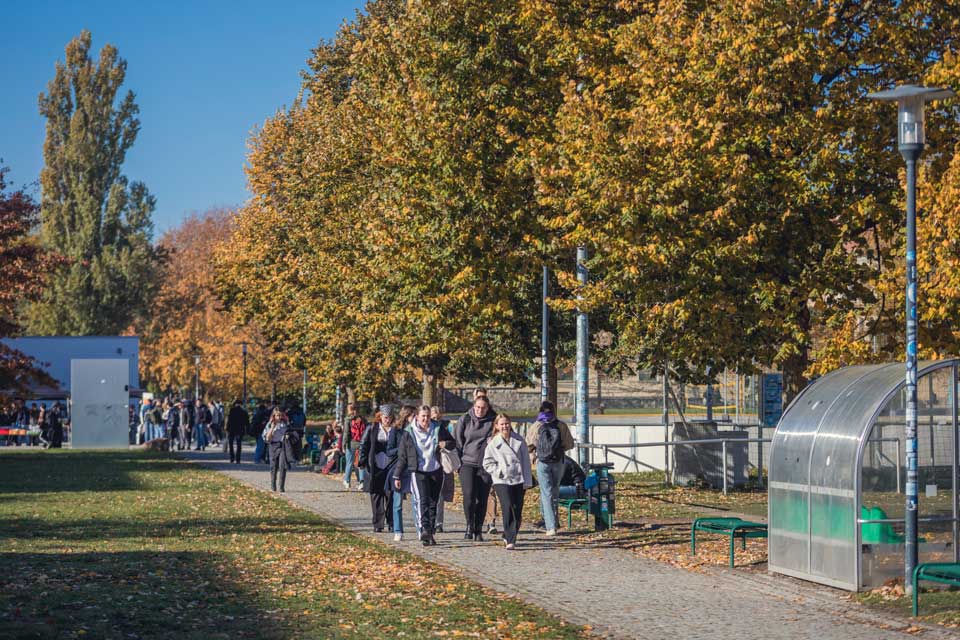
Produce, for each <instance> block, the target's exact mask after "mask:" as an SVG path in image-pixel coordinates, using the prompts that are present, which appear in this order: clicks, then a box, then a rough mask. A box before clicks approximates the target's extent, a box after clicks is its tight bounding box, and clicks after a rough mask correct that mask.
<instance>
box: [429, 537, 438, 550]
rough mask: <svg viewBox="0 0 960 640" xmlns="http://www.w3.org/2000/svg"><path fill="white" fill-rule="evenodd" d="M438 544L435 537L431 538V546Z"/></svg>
mask: <svg viewBox="0 0 960 640" xmlns="http://www.w3.org/2000/svg"><path fill="white" fill-rule="evenodd" d="M436 544H437V539H436V538H434V537H433V536H430V546H431V547H433V546H436Z"/></svg>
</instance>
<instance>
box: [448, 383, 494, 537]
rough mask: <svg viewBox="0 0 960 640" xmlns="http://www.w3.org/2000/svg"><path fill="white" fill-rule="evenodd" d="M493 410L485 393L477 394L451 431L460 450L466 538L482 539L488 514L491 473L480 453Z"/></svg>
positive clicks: (484, 442) (487, 434)
mask: <svg viewBox="0 0 960 640" xmlns="http://www.w3.org/2000/svg"><path fill="white" fill-rule="evenodd" d="M493 418H494V415H493V412H492V411H490V401H489V400H487V397H486V396H478V397H477V399H476V400H474V401H473V408H472V409H470V410H469V411H467V412H466V413H465V414H463V415H462V416H460V419H459V420H458V421H457V426H456V428H455V429H454V431H453V439H454V441H455V442H456V443H457V453H459V454H460V463H461V466H460V488H461V489H462V490H463V514H464V515H465V516H466V518H467V531H466V533H465V534H464V536H463V537H464V539H466V540H477V541H479V542H482V541H483V534H482V533H481V532H482V531H483V521H484V520H485V519H486V517H487V498H488V497H489V495H490V486H491V483H490V476H489V475H487V472H486V471H484V470H483V453H484V450H485V449H486V447H487V441H488V440H489V439H490V436H491V435H492V434H493Z"/></svg>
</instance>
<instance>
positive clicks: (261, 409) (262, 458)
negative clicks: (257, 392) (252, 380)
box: [250, 402, 270, 463]
mask: <svg viewBox="0 0 960 640" xmlns="http://www.w3.org/2000/svg"><path fill="white" fill-rule="evenodd" d="M269 420H270V411H269V410H268V409H267V405H265V404H263V403H262V402H261V403H260V404H259V405H257V410H256V411H254V412H253V419H252V420H251V424H250V429H251V430H252V431H253V433H252V434H251V435H253V437H254V438H256V439H257V448H256V449H254V450H253V461H254V463H259V462H266V454H267V446H266V443H265V442H264V441H263V430H264V429H266V428H267V422H268V421H269Z"/></svg>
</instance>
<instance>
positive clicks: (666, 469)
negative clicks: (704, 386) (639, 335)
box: [663, 361, 670, 487]
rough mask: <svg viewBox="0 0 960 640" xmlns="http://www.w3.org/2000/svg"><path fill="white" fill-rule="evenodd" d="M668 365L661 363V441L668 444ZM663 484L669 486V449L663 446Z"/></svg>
mask: <svg viewBox="0 0 960 640" xmlns="http://www.w3.org/2000/svg"><path fill="white" fill-rule="evenodd" d="M669 375H670V363H669V362H668V361H667V362H664V363H663V441H664V442H670V404H669V398H668V397H667V396H668V395H669V394H670V379H669V378H668V377H667V376H669ZM663 484H665V485H666V486H668V487H669V486H670V447H669V446H668V445H664V446H663Z"/></svg>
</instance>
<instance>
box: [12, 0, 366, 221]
mask: <svg viewBox="0 0 960 640" xmlns="http://www.w3.org/2000/svg"><path fill="white" fill-rule="evenodd" d="M3 5H4V6H3V22H4V27H5V28H4V29H2V30H0V35H2V37H0V80H2V85H0V86H2V91H0V158H3V161H4V164H5V165H6V166H8V167H9V168H10V174H9V175H8V179H9V180H11V181H13V182H14V183H15V184H16V185H17V186H24V185H28V184H29V183H32V182H35V181H36V180H37V179H38V177H39V175H40V169H41V167H42V166H43V138H44V120H43V118H42V117H41V116H40V115H39V113H38V111H37V96H38V95H39V94H40V92H41V91H45V90H46V85H47V82H48V81H49V80H50V79H51V78H52V77H53V74H54V64H55V62H56V61H57V60H62V59H63V57H64V54H63V50H64V46H65V45H66V44H67V42H69V40H70V39H71V38H73V37H74V36H76V35H77V34H79V33H80V31H81V30H82V29H89V30H90V31H91V32H92V34H93V49H94V52H99V50H100V48H101V47H102V46H103V45H104V44H105V43H107V42H109V43H111V44H113V45H115V46H116V47H117V48H118V49H119V50H120V55H121V57H123V58H125V59H126V60H127V79H126V83H125V85H124V88H125V89H130V90H132V91H133V92H134V93H135V94H136V96H137V103H138V104H139V105H140V120H141V129H140V135H139V137H138V138H137V142H136V144H135V145H134V147H133V149H132V151H131V152H130V153H129V154H128V155H127V161H126V164H125V165H124V173H125V174H126V175H127V176H128V177H129V178H130V179H131V180H142V181H143V182H145V183H146V184H147V187H148V188H149V189H150V191H151V192H152V193H153V194H154V195H155V196H156V197H157V210H156V212H155V214H154V221H155V223H156V227H157V231H158V235H159V233H161V232H163V231H164V230H165V229H169V228H171V227H175V226H176V225H177V224H178V223H179V221H180V220H182V219H183V217H184V215H185V214H187V213H190V212H193V211H203V210H205V209H208V208H210V207H217V206H233V205H238V204H242V203H243V201H244V200H245V199H246V198H247V197H248V195H249V194H248V193H247V191H246V180H245V177H244V173H243V165H244V162H245V157H246V149H247V147H246V144H247V138H248V136H249V134H250V132H251V131H252V130H253V129H254V128H255V127H257V126H259V125H260V124H261V123H262V122H263V121H264V120H265V119H266V118H267V117H269V116H270V115H272V114H273V113H275V112H276V110H277V109H278V108H280V107H282V106H284V105H289V104H290V103H291V102H292V100H293V99H294V97H295V96H296V94H297V90H298V89H299V86H300V77H299V72H300V70H301V69H303V68H304V67H305V61H306V60H307V58H309V56H310V50H311V49H312V48H314V47H315V46H316V45H317V44H318V43H319V42H320V41H321V40H324V39H330V38H332V37H333V36H334V35H335V34H336V31H337V29H338V28H339V26H340V25H341V23H342V22H343V21H344V20H345V19H351V18H353V16H354V15H355V12H356V11H357V10H358V9H359V8H361V7H362V5H363V2H362V1H361V0H315V1H313V2H311V1H300V0H296V1H287V0H283V1H274V2H263V1H249V0H232V1H229V2H227V1H217V0H194V1H190V2H185V1H180V0H168V1H161V0H135V1H130V0H126V1H117V0H73V1H67V0H63V1H60V2H54V1H50V0H32V1H30V2H27V1H17V2H8V3H3ZM34 192H35V194H36V195H37V197H38V198H39V188H38V187H36V188H35V191H34Z"/></svg>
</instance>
